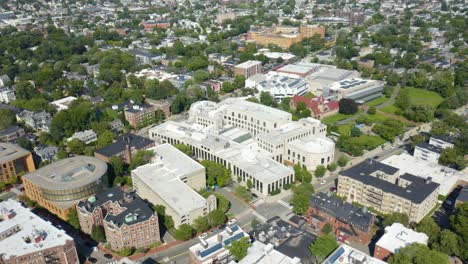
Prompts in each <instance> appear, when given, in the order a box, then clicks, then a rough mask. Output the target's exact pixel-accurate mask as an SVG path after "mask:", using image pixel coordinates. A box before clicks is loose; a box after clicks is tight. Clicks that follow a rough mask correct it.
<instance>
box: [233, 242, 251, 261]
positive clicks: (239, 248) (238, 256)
mask: <svg viewBox="0 0 468 264" xmlns="http://www.w3.org/2000/svg"><path fill="white" fill-rule="evenodd" d="M249 246H250V245H249V243H248V240H247V238H246V237H243V238H241V239H239V240H236V241H233V242H232V243H231V245H229V246H227V249H228V250H229V253H231V255H233V256H234V259H235V260H236V262H239V261H241V260H242V259H243V258H244V257H245V256H247V249H248V248H249Z"/></svg>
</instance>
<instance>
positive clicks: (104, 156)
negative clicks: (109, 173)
mask: <svg viewBox="0 0 468 264" xmlns="http://www.w3.org/2000/svg"><path fill="white" fill-rule="evenodd" d="M151 147H154V141H153V140H150V139H147V138H144V137H141V136H138V135H135V134H131V133H127V134H125V135H122V136H120V137H118V138H117V139H116V141H115V142H113V143H111V144H109V145H107V146H105V147H103V148H101V149H98V150H96V151H95V152H94V156H95V157H96V158H98V159H100V160H103V161H105V162H109V161H110V159H111V158H112V157H113V156H117V157H119V158H121V159H122V160H123V161H124V162H126V163H128V164H130V162H132V155H133V154H135V153H136V152H137V151H139V150H144V149H148V148H151Z"/></svg>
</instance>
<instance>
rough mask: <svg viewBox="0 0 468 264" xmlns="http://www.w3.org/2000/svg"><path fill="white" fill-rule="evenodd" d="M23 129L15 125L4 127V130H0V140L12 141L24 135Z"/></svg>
mask: <svg viewBox="0 0 468 264" xmlns="http://www.w3.org/2000/svg"><path fill="white" fill-rule="evenodd" d="M24 134H25V133H24V129H23V128H22V127H19V126H17V125H14V126H11V127H8V128H5V129H4V130H2V131H0V141H3V142H10V141H14V140H16V139H17V138H19V137H22V136H24Z"/></svg>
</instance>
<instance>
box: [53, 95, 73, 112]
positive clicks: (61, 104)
mask: <svg viewBox="0 0 468 264" xmlns="http://www.w3.org/2000/svg"><path fill="white" fill-rule="evenodd" d="M75 100H76V97H74V96H68V97H65V98H62V99H59V100H56V101H53V102H51V104H53V105H55V107H57V110H58V111H60V110H65V109H68V105H69V104H70V103H71V102H73V101H75Z"/></svg>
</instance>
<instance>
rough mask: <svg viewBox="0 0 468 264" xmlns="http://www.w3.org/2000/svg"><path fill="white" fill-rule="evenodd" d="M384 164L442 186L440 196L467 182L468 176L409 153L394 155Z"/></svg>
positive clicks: (385, 160) (384, 161) (383, 161)
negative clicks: (429, 179)
mask: <svg viewBox="0 0 468 264" xmlns="http://www.w3.org/2000/svg"><path fill="white" fill-rule="evenodd" d="M382 163H384V164H387V165H389V166H392V167H395V168H398V169H400V172H401V173H409V174H413V175H415V176H418V177H421V178H424V179H427V178H429V177H431V179H432V181H433V182H436V183H438V184H440V190H439V194H442V195H447V194H449V193H450V192H451V190H452V189H453V188H454V187H455V185H456V184H457V181H459V180H460V181H467V182H468V174H466V173H463V172H460V171H457V170H455V169H452V168H449V167H445V166H442V165H439V164H437V163H433V162H430V161H427V160H423V159H418V158H416V157H414V156H411V155H410V154H408V153H402V154H400V155H393V156H390V157H388V158H386V159H384V160H382Z"/></svg>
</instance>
